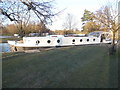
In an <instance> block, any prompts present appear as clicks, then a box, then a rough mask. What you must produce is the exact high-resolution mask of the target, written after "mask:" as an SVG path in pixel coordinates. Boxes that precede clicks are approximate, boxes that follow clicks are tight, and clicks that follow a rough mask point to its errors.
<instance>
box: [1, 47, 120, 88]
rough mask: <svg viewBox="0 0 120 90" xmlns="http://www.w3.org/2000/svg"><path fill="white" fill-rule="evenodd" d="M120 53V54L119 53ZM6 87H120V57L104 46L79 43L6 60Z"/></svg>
mask: <svg viewBox="0 0 120 90" xmlns="http://www.w3.org/2000/svg"><path fill="white" fill-rule="evenodd" d="M119 55H120V53H119ZM2 69H3V72H2V75H3V76H2V78H3V81H2V85H3V88H14V87H15V88H44V87H45V88H51V87H52V88H117V87H118V60H117V57H116V56H109V54H108V49H107V48H106V47H104V46H95V45H94V46H76V47H70V48H58V49H55V50H50V51H43V52H40V53H29V54H22V55H18V56H14V57H9V58H4V59H3V68H2Z"/></svg>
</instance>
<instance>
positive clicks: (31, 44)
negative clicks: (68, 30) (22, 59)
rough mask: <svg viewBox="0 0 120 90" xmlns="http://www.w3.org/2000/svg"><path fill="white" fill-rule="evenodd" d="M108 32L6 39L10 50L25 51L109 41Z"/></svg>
mask: <svg viewBox="0 0 120 90" xmlns="http://www.w3.org/2000/svg"><path fill="white" fill-rule="evenodd" d="M110 36H111V34H110V33H109V32H103V31H96V32H91V33H89V34H87V35H82V36H75V35H74V36H64V35H48V36H45V37H23V40H22V41H8V44H9V45H10V48H11V51H13V52H15V51H25V50H31V49H40V48H47V47H62V46H73V45H86V44H100V43H111V42H112V40H111V38H110Z"/></svg>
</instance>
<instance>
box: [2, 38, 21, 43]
mask: <svg viewBox="0 0 120 90" xmlns="http://www.w3.org/2000/svg"><path fill="white" fill-rule="evenodd" d="M8 40H22V38H18V37H11V38H1V39H0V43H7V41H8Z"/></svg>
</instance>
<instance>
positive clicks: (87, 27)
mask: <svg viewBox="0 0 120 90" xmlns="http://www.w3.org/2000/svg"><path fill="white" fill-rule="evenodd" d="M93 15H94V13H93V12H90V11H88V10H86V9H85V10H84V14H83V17H82V18H81V20H82V22H83V27H82V28H83V30H82V32H85V33H89V32H93V31H96V30H99V24H97V23H96V22H95V21H94V18H93Z"/></svg>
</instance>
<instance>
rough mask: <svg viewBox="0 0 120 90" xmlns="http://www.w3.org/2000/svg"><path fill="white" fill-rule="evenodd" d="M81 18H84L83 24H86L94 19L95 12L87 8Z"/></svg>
mask: <svg viewBox="0 0 120 90" xmlns="http://www.w3.org/2000/svg"><path fill="white" fill-rule="evenodd" d="M81 20H82V22H83V24H85V23H86V22H91V21H93V13H92V12H90V11H88V10H86V9H85V10H84V14H83V17H82V18H81Z"/></svg>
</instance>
